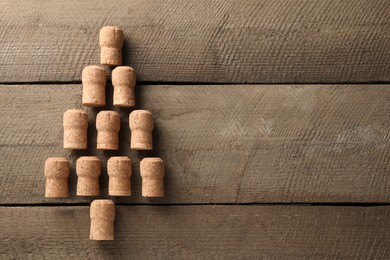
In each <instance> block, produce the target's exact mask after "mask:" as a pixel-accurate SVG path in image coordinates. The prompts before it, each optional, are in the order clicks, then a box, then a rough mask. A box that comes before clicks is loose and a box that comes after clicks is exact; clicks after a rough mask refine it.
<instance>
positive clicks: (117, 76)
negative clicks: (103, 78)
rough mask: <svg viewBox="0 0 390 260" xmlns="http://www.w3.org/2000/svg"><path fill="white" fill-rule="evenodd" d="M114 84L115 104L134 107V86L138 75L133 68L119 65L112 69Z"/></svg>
mask: <svg viewBox="0 0 390 260" xmlns="http://www.w3.org/2000/svg"><path fill="white" fill-rule="evenodd" d="M111 79H112V85H113V87H114V102H113V104H114V106H118V107H134V106H135V97H134V87H135V82H136V76H135V72H134V70H133V68H131V67H129V66H119V67H116V68H115V69H114V70H113V71H112V75H111Z"/></svg>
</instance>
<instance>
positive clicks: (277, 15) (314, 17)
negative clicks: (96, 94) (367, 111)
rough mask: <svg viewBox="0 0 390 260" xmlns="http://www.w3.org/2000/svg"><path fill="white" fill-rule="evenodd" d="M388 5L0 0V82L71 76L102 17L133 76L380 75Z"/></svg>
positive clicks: (87, 58) (387, 67) (388, 73)
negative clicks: (119, 30) (115, 33)
mask: <svg viewBox="0 0 390 260" xmlns="http://www.w3.org/2000/svg"><path fill="white" fill-rule="evenodd" d="M389 12H390V2H389V1H388V0H355V1H353V2H350V1H338V0H315V1H313V0H299V1H296V0H261V1H258V0H247V1H240V0H229V1H220V0H200V1H191V3H189V2H188V1H182V0H169V1H161V0H158V1H156V0H149V1H136V0H130V1H129V0H120V1H116V2H115V4H112V3H111V2H108V1H103V0H86V1H77V0H69V1H61V0H55V1H52V0H50V1H48V0H45V1H39V2H37V1H34V0H27V1H22V2H20V1H12V0H4V1H1V3H0V17H1V18H0V19H1V20H0V21H1V24H2V26H1V27H0V59H1V65H2V66H0V81H1V82H31V81H55V82H57V81H79V80H80V76H81V70H82V68H83V67H84V66H86V65H90V64H96V63H98V62H99V52H100V50H99V45H98V32H99V29H100V28H101V27H102V26H104V25H108V24H113V25H119V26H122V27H123V29H124V30H125V37H126V46H125V48H124V64H127V65H131V66H133V67H134V68H135V69H136V71H137V76H138V79H139V80H141V81H164V82H172V81H173V82H223V83H228V82H236V83H245V82H251V83H297V82H301V83H315V82H318V83H320V82H325V83H340V82H373V81H375V82H378V81H390V18H389V15H388V14H389Z"/></svg>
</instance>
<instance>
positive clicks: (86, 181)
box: [76, 156, 101, 196]
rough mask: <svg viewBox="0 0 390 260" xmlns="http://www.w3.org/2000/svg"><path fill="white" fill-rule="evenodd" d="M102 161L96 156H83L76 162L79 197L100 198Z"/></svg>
mask: <svg viewBox="0 0 390 260" xmlns="http://www.w3.org/2000/svg"><path fill="white" fill-rule="evenodd" d="M100 172H101V164H100V160H99V158H98V157H96V156H82V157H80V158H79V159H77V161H76V173H77V176H78V178H77V196H99V176H100Z"/></svg>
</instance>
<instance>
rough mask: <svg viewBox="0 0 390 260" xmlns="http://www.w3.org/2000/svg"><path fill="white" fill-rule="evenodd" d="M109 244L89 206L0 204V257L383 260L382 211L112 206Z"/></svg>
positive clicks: (387, 250) (388, 226) (388, 247)
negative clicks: (95, 230)
mask: <svg viewBox="0 0 390 260" xmlns="http://www.w3.org/2000/svg"><path fill="white" fill-rule="evenodd" d="M116 215H117V216H116V222H115V234H116V239H115V240H114V241H105V242H97V241H90V240H89V223H90V220H89V207H71V206H69V207H20V208H19V207H15V208H8V207H1V208H0V228H1V232H0V238H1V241H2V246H1V247H0V256H1V258H12V259H14V258H15V259H22V258H23V259H25V258H34V259H36V258H40V259H41V258H53V257H55V258H56V259H69V258H83V259H87V258H88V259H91V258H93V259H118V258H120V259H124V258H126V259H129V258H132V259H133V258H134V259H200V258H207V259H238V258H239V259H259V258H261V259H385V258H387V257H388V256H389V254H390V210H389V207H388V206H387V207H323V206H320V207H313V206H204V205H203V206H117V208H116Z"/></svg>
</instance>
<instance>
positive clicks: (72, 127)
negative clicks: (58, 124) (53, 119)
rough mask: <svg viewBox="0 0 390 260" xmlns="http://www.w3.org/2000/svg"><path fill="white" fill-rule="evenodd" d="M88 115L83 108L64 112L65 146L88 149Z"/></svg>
mask: <svg viewBox="0 0 390 260" xmlns="http://www.w3.org/2000/svg"><path fill="white" fill-rule="evenodd" d="M87 129H88V115H87V113H86V112H84V111H83V110H79V109H70V110H68V111H66V112H65V113H64V148H68V149H87Z"/></svg>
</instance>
